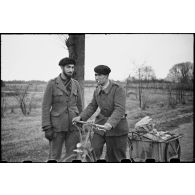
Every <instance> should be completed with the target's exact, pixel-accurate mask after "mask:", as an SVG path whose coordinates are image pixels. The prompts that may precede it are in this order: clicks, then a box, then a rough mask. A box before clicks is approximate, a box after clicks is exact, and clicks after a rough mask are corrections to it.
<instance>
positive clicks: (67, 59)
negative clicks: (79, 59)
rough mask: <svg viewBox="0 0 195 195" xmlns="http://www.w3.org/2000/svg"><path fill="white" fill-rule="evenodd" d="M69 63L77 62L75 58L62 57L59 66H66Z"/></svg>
mask: <svg viewBox="0 0 195 195" xmlns="http://www.w3.org/2000/svg"><path fill="white" fill-rule="evenodd" d="M67 64H74V65H75V64H76V62H75V60H74V59H72V58H62V59H61V60H60V62H59V66H65V65H67Z"/></svg>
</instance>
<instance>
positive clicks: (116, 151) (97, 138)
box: [92, 133, 128, 162]
mask: <svg viewBox="0 0 195 195" xmlns="http://www.w3.org/2000/svg"><path fill="white" fill-rule="evenodd" d="M127 140H128V134H126V135H122V136H105V135H100V134H97V133H94V135H93V139H92V147H93V149H94V151H95V154H96V158H97V160H98V159H100V157H101V155H102V152H103V146H104V144H105V143H106V161H107V162H121V160H123V159H126V149H127Z"/></svg>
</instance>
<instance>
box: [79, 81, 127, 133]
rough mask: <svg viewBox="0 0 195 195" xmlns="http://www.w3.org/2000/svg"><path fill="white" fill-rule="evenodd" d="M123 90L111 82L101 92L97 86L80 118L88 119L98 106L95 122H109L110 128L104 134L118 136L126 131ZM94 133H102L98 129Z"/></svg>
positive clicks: (102, 123) (101, 123)
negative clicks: (98, 110) (98, 111)
mask: <svg viewBox="0 0 195 195" xmlns="http://www.w3.org/2000/svg"><path fill="white" fill-rule="evenodd" d="M125 103H126V95H125V90H124V89H123V88H122V87H121V86H119V85H118V84H116V83H114V82H111V81H110V83H109V85H108V87H107V88H106V89H104V91H103V92H102V91H101V89H100V88H99V87H97V88H96V89H95V91H94V94H93V98H92V101H91V103H90V104H89V105H88V106H87V107H86V109H84V111H83V112H82V113H81V114H80V116H81V119H82V120H84V121H85V120H87V119H89V118H90V117H91V116H92V115H93V114H94V113H95V111H96V110H97V108H98V107H99V108H100V113H99V114H98V115H97V116H96V119H95V123H96V124H100V125H104V124H105V123H110V124H111V125H112V127H113V128H112V129H111V130H109V131H106V136H120V135H125V134H127V133H128V131H129V129H128V123H127V119H126V115H125ZM96 133H99V134H102V132H100V131H96Z"/></svg>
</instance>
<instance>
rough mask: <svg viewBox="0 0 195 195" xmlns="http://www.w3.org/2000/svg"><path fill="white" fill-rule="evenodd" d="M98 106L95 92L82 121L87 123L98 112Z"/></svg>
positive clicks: (82, 113) (82, 116) (82, 115)
mask: <svg viewBox="0 0 195 195" xmlns="http://www.w3.org/2000/svg"><path fill="white" fill-rule="evenodd" d="M97 108H98V104H97V101H96V97H95V91H94V93H93V99H92V100H91V103H90V104H89V105H88V106H87V107H86V108H85V109H84V110H83V112H81V114H80V116H81V120H83V121H86V120H88V119H89V118H90V117H91V116H92V115H93V114H94V113H95V111H96V110H97Z"/></svg>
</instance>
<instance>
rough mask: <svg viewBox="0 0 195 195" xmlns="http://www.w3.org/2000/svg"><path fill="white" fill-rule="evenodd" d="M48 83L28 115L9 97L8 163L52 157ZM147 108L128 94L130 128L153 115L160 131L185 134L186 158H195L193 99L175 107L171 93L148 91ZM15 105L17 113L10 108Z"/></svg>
mask: <svg viewBox="0 0 195 195" xmlns="http://www.w3.org/2000/svg"><path fill="white" fill-rule="evenodd" d="M44 88H45V86H44V85H41V86H40V87H39V86H38V87H37V89H36V91H33V90H32V93H34V107H33V109H32V112H31V113H30V115H28V116H23V115H22V114H21V111H20V109H19V107H18V105H17V102H16V100H15V98H13V97H12V96H9V97H6V102H7V110H6V113H5V117H3V118H1V150H2V151H1V155H2V156H1V157H2V160H6V161H8V162H22V161H24V160H31V161H33V162H45V161H47V158H48V151H49V146H48V141H47V140H46V139H45V138H44V134H43V132H42V130H41V102H42V97H43V93H42V92H43V90H44ZM93 90H94V88H86V89H85V105H87V104H88V103H89V102H90V100H91V98H92V95H93ZM145 98H146V99H145V100H144V101H146V104H147V107H146V109H145V110H142V109H140V108H139V101H138V100H137V99H136V98H135V97H134V96H132V97H131V96H130V97H127V102H126V113H127V114H128V116H127V118H128V123H129V128H130V130H131V129H132V128H133V127H134V124H135V123H136V122H137V121H139V120H140V119H141V118H142V117H144V116H151V117H152V118H153V120H154V122H155V123H156V127H157V129H158V130H169V131H176V132H179V133H183V134H184V137H183V138H182V140H181V148H182V156H181V159H182V160H183V161H192V160H193V102H192V101H189V102H188V103H187V104H185V105H177V106H176V107H175V108H174V109H172V108H170V107H169V106H168V103H167V95H162V94H155V93H153V94H152V93H151V92H148V93H147V92H145ZM13 106H14V113H11V111H10V109H11V108H12V107H13Z"/></svg>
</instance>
